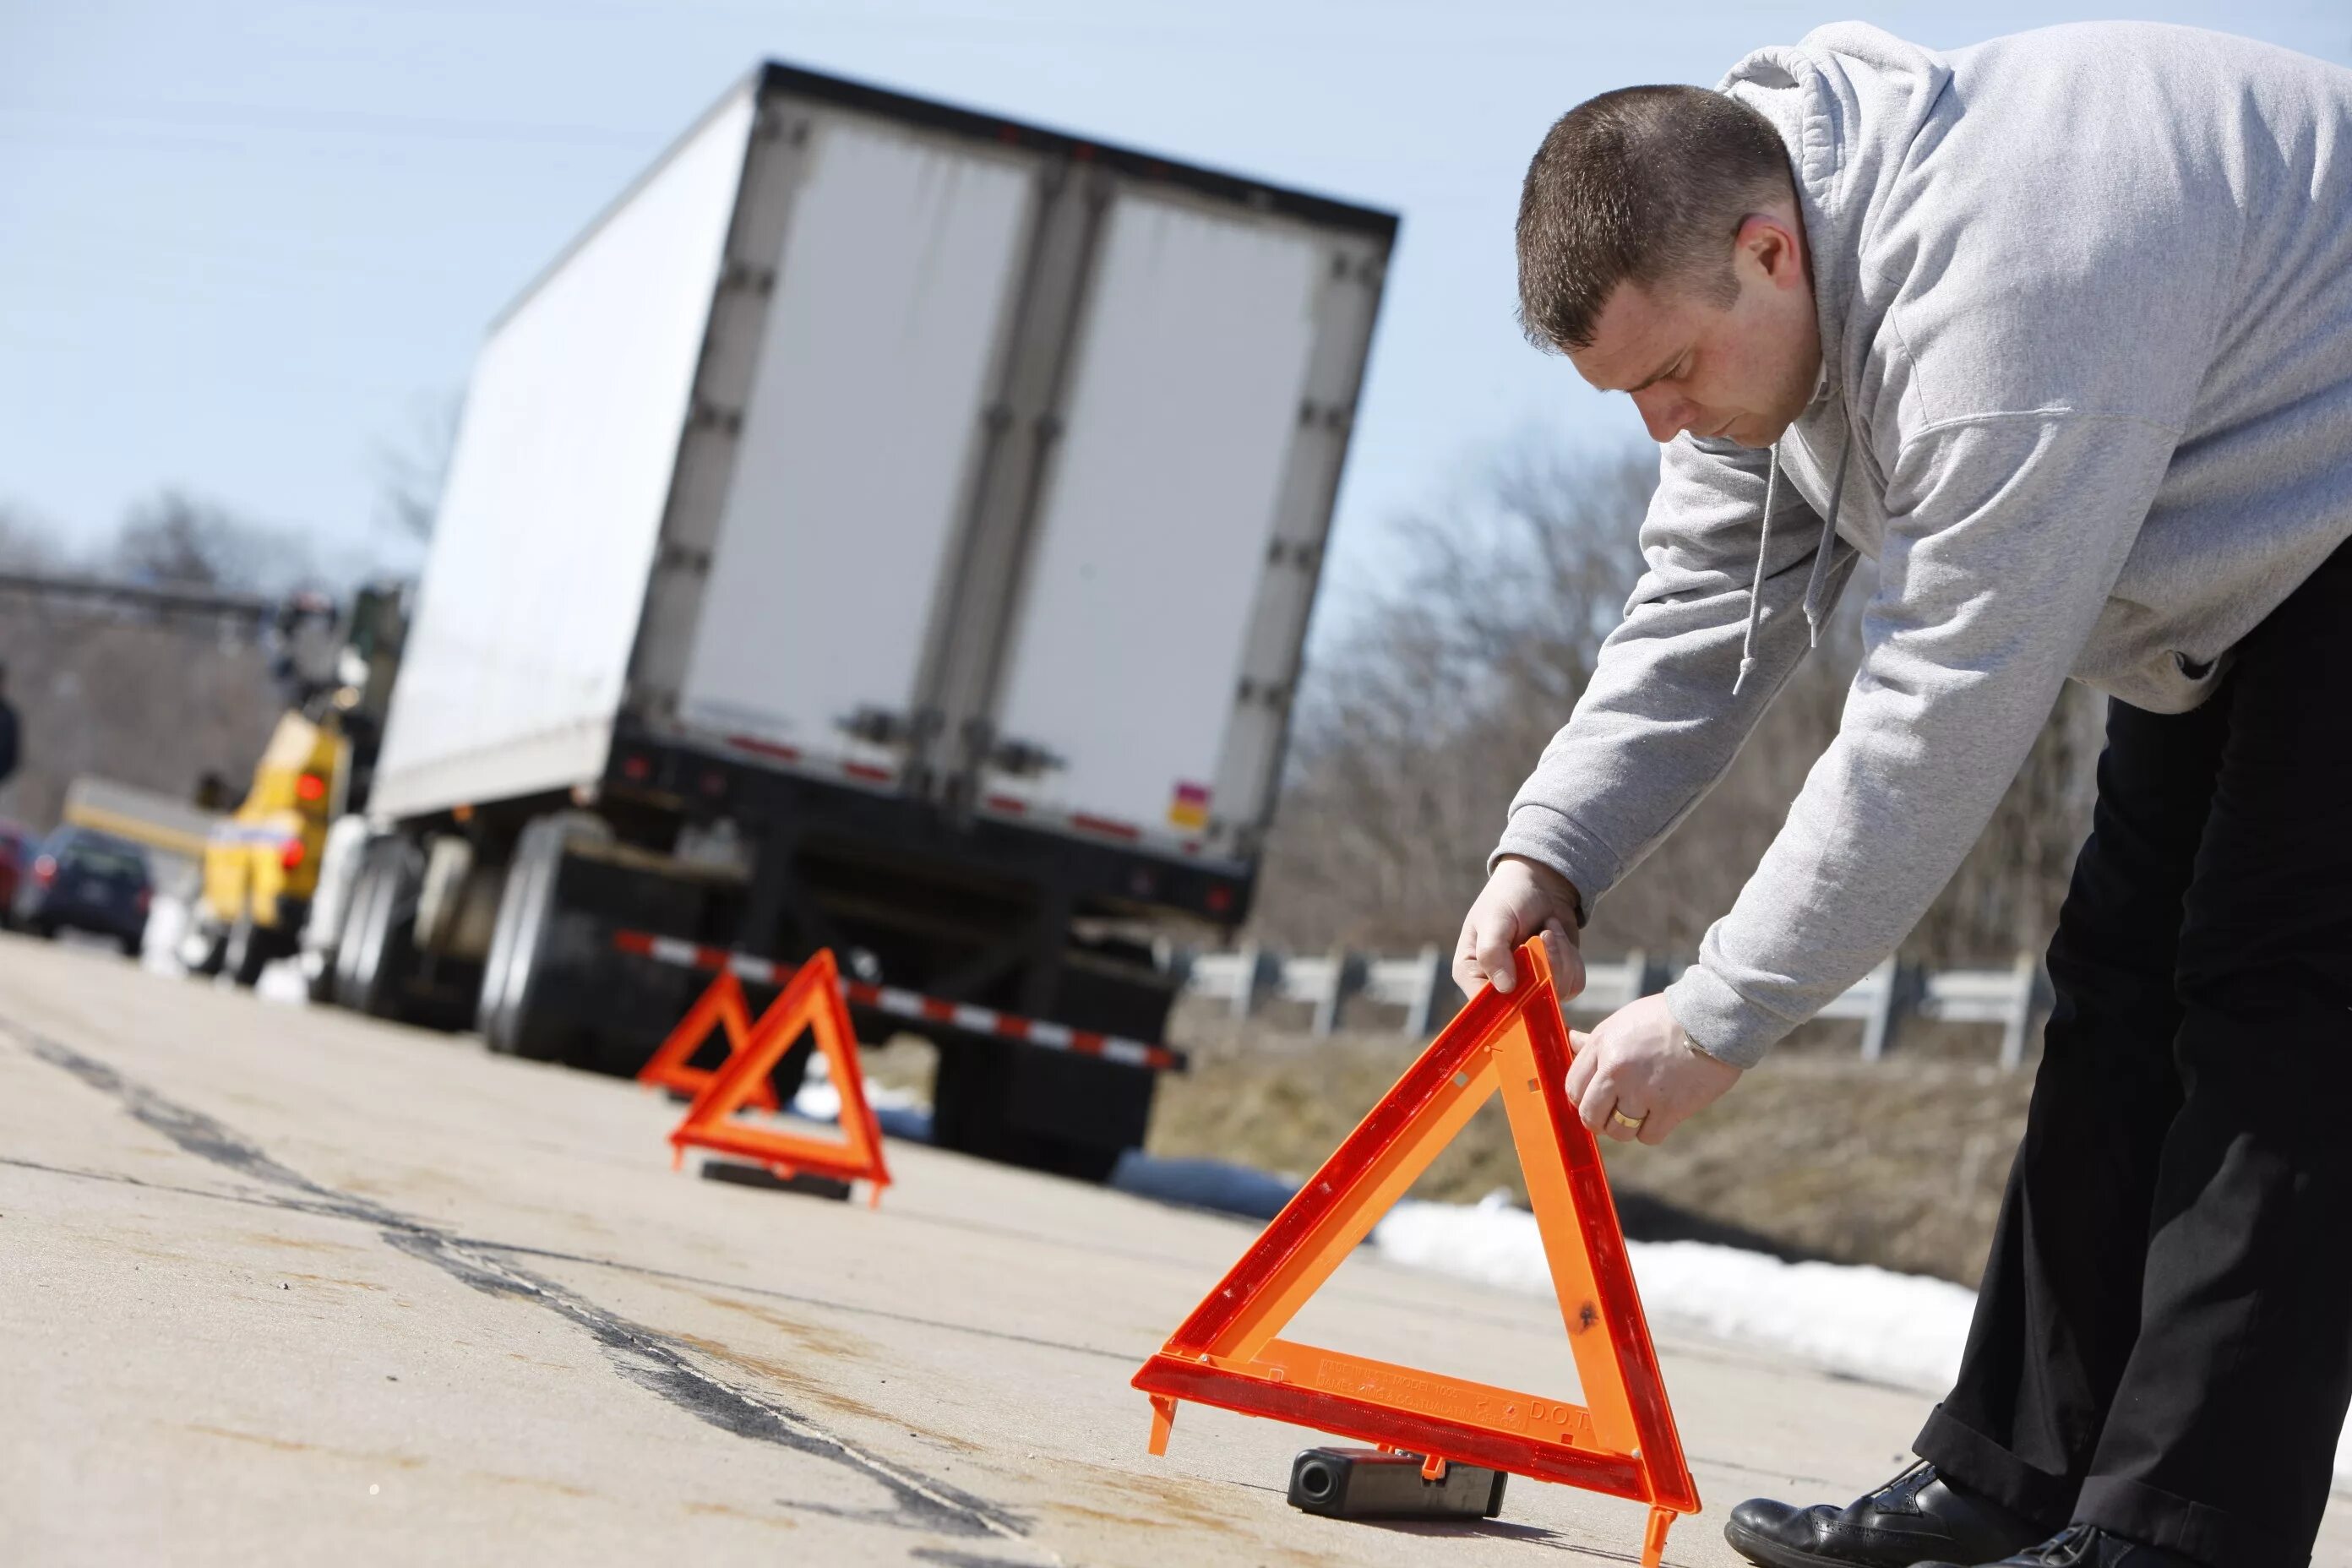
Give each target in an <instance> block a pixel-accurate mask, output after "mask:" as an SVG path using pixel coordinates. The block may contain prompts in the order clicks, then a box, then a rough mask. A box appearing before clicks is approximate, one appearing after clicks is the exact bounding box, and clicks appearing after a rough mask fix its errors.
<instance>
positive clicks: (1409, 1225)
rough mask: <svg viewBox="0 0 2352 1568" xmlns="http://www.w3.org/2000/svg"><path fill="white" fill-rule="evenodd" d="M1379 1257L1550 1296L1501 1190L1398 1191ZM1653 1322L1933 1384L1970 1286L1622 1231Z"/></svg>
mask: <svg viewBox="0 0 2352 1568" xmlns="http://www.w3.org/2000/svg"><path fill="white" fill-rule="evenodd" d="M1372 1245H1373V1246H1374V1247H1378V1248H1379V1249H1380V1251H1381V1255H1382V1256H1384V1257H1386V1258H1390V1259H1391V1260H1393V1261H1395V1262H1398V1263H1402V1264H1406V1265H1408V1266H1410V1267H1412V1268H1429V1269H1434V1270H1436V1271H1438V1272H1440V1273H1444V1274H1451V1275H1454V1276H1455V1277H1457V1278H1459V1279H1475V1280H1477V1281H1478V1282H1480V1283H1481V1284H1486V1285H1496V1286H1499V1287H1501V1288H1502V1289H1507V1290H1519V1291H1525V1292H1528V1293H1530V1294H1535V1295H1542V1296H1549V1295H1550V1294H1551V1293H1552V1285H1551V1272H1550V1269H1549V1266H1548V1265H1546V1263H1545V1262H1544V1255H1543V1239H1542V1237H1541V1236H1540V1235H1539V1234H1538V1231H1537V1229H1536V1216H1535V1215H1532V1214H1529V1213H1528V1211H1527V1210H1525V1209H1522V1208H1516V1207H1513V1206H1512V1205H1509V1204H1508V1203H1506V1202H1504V1201H1501V1200H1500V1198H1499V1197H1489V1198H1487V1199H1486V1201H1485V1202H1483V1203H1480V1204H1478V1205H1475V1206H1469V1205H1458V1204H1424V1203H1413V1202H1411V1201H1407V1202H1404V1203H1401V1204H1399V1205H1397V1206H1396V1207H1395V1208H1393V1209H1391V1210H1390V1211H1389V1213H1388V1215H1387V1217H1386V1218H1384V1219H1382V1220H1381V1223H1380V1225H1379V1226H1377V1227H1376V1228H1375V1229H1374V1230H1373V1232H1372ZM1626 1250H1627V1252H1628V1253H1630V1254H1631V1255H1632V1258H1633V1282H1634V1284H1635V1285H1636V1286H1637V1287H1639V1288H1640V1289H1641V1292H1642V1304H1643V1310H1645V1311H1647V1313H1648V1314H1649V1316H1650V1317H1651V1318H1652V1319H1653V1320H1654V1321H1657V1322H1661V1323H1672V1324H1675V1325H1676V1326H1679V1327H1682V1328H1686V1329H1695V1330H1696V1331H1700V1332H1702V1333H1707V1334H1713V1335H1715V1336H1717V1338H1721V1339H1727V1340H1736V1341H1738V1342H1741V1343H1745V1344H1752V1345H1763V1346H1769V1348H1771V1349H1774V1350H1783V1351H1788V1352H1792V1353H1794V1354H1797V1355H1801V1356H1803V1357H1805V1358H1806V1359H1807V1360H1809V1361H1811V1362H1813V1363H1816V1364H1817V1365H1820V1366H1823V1367H1826V1368H1828V1369H1829V1370H1831V1371H1832V1372H1838V1373H1845V1374H1846V1375H1848V1376H1851V1377H1862V1378H1868V1379H1870V1380H1872V1381H1874V1382H1878V1383H1892V1384H1900V1385H1902V1386H1903V1387H1906V1388H1916V1389H1920V1390H1923V1391H1927V1392H1931V1393H1940V1392H1942V1391H1943V1390H1944V1389H1946V1388H1948V1387H1950V1386H1951V1382H1952V1378H1953V1375H1954V1374H1955V1373H1958V1370H1959V1364H1960V1347H1961V1346H1962V1344H1964V1343H1965V1342H1967V1339H1968V1332H1969V1314H1970V1313H1972V1312H1973V1311H1974V1310H1976V1293H1975V1292H1974V1291H1972V1290H1969V1289H1964V1288H1963V1287H1961V1286H1958V1285H1954V1284H1952V1283H1950V1282H1949V1281H1948V1280H1943V1279H1927V1278H1926V1277H1924V1276H1921V1275H1916V1274H1897V1273H1895V1272H1894V1271H1893V1270H1891V1269H1885V1268H1859V1267H1853V1266H1850V1265H1845V1264H1837V1263H1784V1262H1782V1261H1781V1260H1780V1258H1773V1257H1769V1256H1768V1255H1766V1254H1764V1253H1761V1252H1749V1251H1747V1250H1745V1249H1743V1248H1740V1247H1719V1246H1717V1245H1715V1244H1713V1243H1710V1242H1701V1241H1652V1242H1641V1241H1635V1242H1628V1243H1627V1244H1626Z"/></svg>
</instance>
